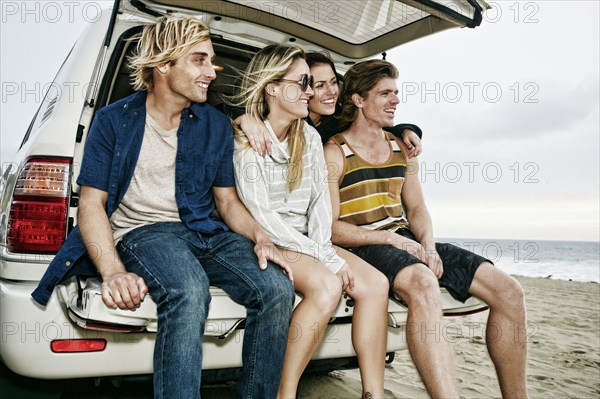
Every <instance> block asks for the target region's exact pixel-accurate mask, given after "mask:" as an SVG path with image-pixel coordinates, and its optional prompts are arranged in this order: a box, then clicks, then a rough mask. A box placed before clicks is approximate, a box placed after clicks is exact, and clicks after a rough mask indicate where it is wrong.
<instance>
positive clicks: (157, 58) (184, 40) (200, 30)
mask: <svg viewBox="0 0 600 399" xmlns="http://www.w3.org/2000/svg"><path fill="white" fill-rule="evenodd" d="M135 38H139V41H138V44H137V51H136V52H135V54H134V55H132V56H131V57H130V58H129V66H130V68H131V84H132V85H133V88H134V90H143V89H145V90H147V91H148V92H151V91H152V90H153V89H154V76H153V71H154V68H156V67H158V66H161V65H165V64H169V65H174V64H175V63H176V62H177V60H178V59H180V58H181V57H183V55H184V54H185V53H186V52H188V51H189V49H191V48H192V47H194V46H195V45H196V44H198V43H200V42H203V41H205V40H208V39H210V30H209V28H208V26H207V25H206V24H205V23H203V22H201V21H199V20H197V19H194V18H189V17H161V18H159V19H158V20H157V21H156V23H154V24H151V25H146V26H145V27H144V30H143V31H142V34H141V35H138V36H136V37H135Z"/></svg>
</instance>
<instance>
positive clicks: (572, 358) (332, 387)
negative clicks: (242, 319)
mask: <svg viewBox="0 0 600 399" xmlns="http://www.w3.org/2000/svg"><path fill="white" fill-rule="evenodd" d="M517 279H518V280H519V282H520V283H521V284H522V286H523V288H524V290H525V295H526V302H527V315H528V330H527V342H528V360H527V384H528V390H529V396H530V398H544V399H545V398H561V399H562V398H578V399H579V398H600V285H598V284H596V283H581V282H571V281H561V280H550V279H540V278H527V277H517ZM487 313H488V312H483V313H479V314H476V315H471V316H466V317H460V318H446V319H445V321H446V322H447V323H452V324H453V325H456V324H457V323H458V324H460V325H462V326H463V331H462V334H460V335H462V336H456V335H455V336H454V337H451V341H452V344H451V345H452V348H453V350H454V360H455V364H456V378H457V381H458V386H459V390H460V395H461V397H463V398H478V399H479V398H499V397H500V389H499V387H498V382H497V380H496V375H495V371H494V367H493V365H492V363H491V361H490V359H489V356H488V354H487V350H486V346H485V340H484V338H483V336H484V335H483V326H484V325H485V321H486V320H487ZM385 378H386V380H385V388H386V397H389V398H427V397H428V395H427V393H426V391H425V389H424V387H423V384H422V382H421V381H420V379H419V376H418V374H417V373H416V370H415V368H414V366H413V364H412V362H411V361H410V356H409V354H408V352H407V351H403V352H398V353H397V354H396V358H395V360H394V361H393V362H392V364H390V365H388V366H387V368H386V371H385ZM360 393H361V385H360V377H359V373H358V370H350V371H340V372H334V373H330V374H328V375H325V376H314V377H313V376H311V377H306V378H304V379H303V380H302V381H301V386H300V389H299V397H300V398H314V399H317V398H319V399H325V398H359V397H360Z"/></svg>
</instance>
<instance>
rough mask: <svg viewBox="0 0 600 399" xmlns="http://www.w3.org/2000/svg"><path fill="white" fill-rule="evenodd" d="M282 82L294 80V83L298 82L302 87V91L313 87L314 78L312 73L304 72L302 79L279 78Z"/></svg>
mask: <svg viewBox="0 0 600 399" xmlns="http://www.w3.org/2000/svg"><path fill="white" fill-rule="evenodd" d="M279 81H280V82H292V83H297V84H298V85H299V86H300V89H301V90H302V91H306V90H308V88H309V87H312V85H313V82H314V79H313V77H312V75H309V74H307V73H305V74H303V75H302V77H301V78H300V80H293V79H279Z"/></svg>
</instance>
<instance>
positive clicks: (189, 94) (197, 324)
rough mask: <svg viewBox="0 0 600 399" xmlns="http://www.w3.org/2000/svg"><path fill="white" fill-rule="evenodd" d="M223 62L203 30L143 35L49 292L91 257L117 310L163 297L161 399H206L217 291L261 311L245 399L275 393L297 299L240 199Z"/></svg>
mask: <svg viewBox="0 0 600 399" xmlns="http://www.w3.org/2000/svg"><path fill="white" fill-rule="evenodd" d="M214 57H215V54H214V50H213V47H212V43H211V40H210V36H209V30H208V27H207V26H206V25H204V24H203V23H201V22H199V21H198V20H195V19H191V18H161V19H160V20H158V22H157V23H155V24H153V25H148V26H146V27H145V28H144V31H143V33H142V36H141V38H140V41H139V45H138V53H137V55H135V56H134V57H133V58H132V59H131V60H130V61H131V67H132V71H133V72H132V81H133V84H134V86H135V89H136V90H138V91H137V92H136V93H134V94H133V95H131V96H129V97H127V98H125V99H122V100H120V101H117V102H115V103H113V104H110V105H108V106H107V107H105V108H103V109H101V110H100V111H98V113H97V114H96V116H95V118H94V122H93V124H92V127H91V130H90V133H89V136H88V139H87V142H86V149H85V153H84V156H83V161H82V166H81V173H80V175H79V177H78V179H77V182H78V184H79V185H80V186H81V192H80V203H79V225H78V226H77V228H75V229H74V230H73V232H72V233H71V234H70V235H69V237H68V238H67V240H66V242H65V244H64V245H63V247H62V248H61V250H60V251H59V253H58V254H57V255H56V257H55V259H54V261H53V262H52V263H51V265H50V267H49V268H48V271H47V273H46V275H45V276H44V279H43V280H42V282H41V286H43V285H47V284H48V283H49V282H52V283H54V284H55V283H56V281H60V280H61V279H63V278H64V277H65V275H66V273H67V270H66V269H65V268H64V267H63V266H62V265H64V264H65V263H66V262H67V261H70V262H71V263H74V264H75V266H74V268H75V269H76V270H77V268H79V269H81V270H83V269H84V265H85V264H86V263H88V264H89V262H90V261H91V262H92V263H93V264H94V266H95V267H96V268H97V270H98V272H99V273H100V275H101V276H102V280H103V282H102V299H103V300H104V303H105V304H106V305H107V306H109V307H112V308H117V307H118V308H120V309H132V310H133V309H136V308H137V307H138V306H139V305H140V303H141V301H142V300H144V297H145V296H146V294H147V293H148V294H149V295H150V296H151V297H152V299H153V300H154V301H155V302H156V304H157V311H158V332H157V336H156V344H155V348H154V396H155V397H156V398H169V399H171V398H198V397H200V380H201V369H202V336H203V332H204V323H205V320H206V317H207V315H208V307H209V303H210V291H209V286H210V285H215V286H218V287H220V288H222V289H224V290H225V291H226V292H227V293H228V294H229V295H230V296H231V298H232V299H233V300H234V301H237V302H238V303H240V304H242V305H244V306H246V307H247V309H248V317H247V320H246V324H245V330H244V349H243V366H244V368H243V370H242V374H241V378H240V384H239V391H240V395H241V396H242V397H244V398H253V397H254V398H271V397H275V396H276V393H277V389H278V386H279V380H280V376H281V366H282V363H283V357H284V352H285V347H286V340H287V334H288V326H289V322H290V315H291V310H292V306H293V301H294V289H293V286H292V284H291V271H290V269H289V266H288V265H287V264H286V263H285V261H284V260H283V258H282V255H281V253H280V252H279V251H278V250H277V249H276V248H275V247H274V246H273V244H272V242H271V241H270V240H269V238H268V237H267V236H266V234H265V233H264V232H263V231H262V230H261V229H260V228H259V227H258V225H257V224H256V223H255V222H254V220H253V219H252V218H251V217H250V215H249V213H248V212H247V210H246V208H245V207H244V206H243V205H242V203H241V202H240V201H239V199H238V197H237V194H236V190H235V178H234V173H233V164H232V156H233V133H232V130H231V125H230V123H229V120H228V119H227V117H225V116H224V115H223V114H221V113H220V112H218V111H217V110H216V109H214V108H213V107H212V106H210V105H208V104H206V99H207V92H208V86H209V85H210V83H211V82H212V81H213V80H214V79H215V77H216V74H215V68H214V65H213V61H214ZM215 210H218V212H219V215H220V216H221V218H217V217H215V216H213V215H214V211H215ZM231 230H233V231H231ZM115 248H116V252H115V251H114V249H115ZM86 249H87V251H86ZM92 254H93V255H92ZM268 261H273V262H275V263H277V264H278V265H279V266H280V267H267V263H268ZM286 274H287V275H286ZM38 294H39V292H37V291H36V292H34V294H33V296H34V298H36V300H38V301H39V302H40V298H39V297H38ZM42 301H43V300H42ZM258 365H260V367H261V371H260V372H259V371H258Z"/></svg>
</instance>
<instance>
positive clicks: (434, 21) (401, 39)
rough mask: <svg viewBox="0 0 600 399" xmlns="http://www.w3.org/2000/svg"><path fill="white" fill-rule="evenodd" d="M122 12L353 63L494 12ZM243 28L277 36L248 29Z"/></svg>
mask: <svg viewBox="0 0 600 399" xmlns="http://www.w3.org/2000/svg"><path fill="white" fill-rule="evenodd" d="M122 7H126V8H128V9H129V10H130V11H133V12H138V13H139V12H141V13H144V14H146V16H148V15H150V16H153V17H158V16H161V15H171V14H187V15H199V16H202V18H203V20H204V21H205V22H207V23H208V24H209V25H210V28H211V31H212V32H213V33H215V34H219V35H222V36H223V37H225V38H228V37H237V39H238V40H239V39H240V38H242V37H244V38H246V39H247V40H249V41H251V42H254V44H256V45H258V44H259V43H265V44H266V42H267V41H271V42H276V43H280V44H285V43H289V44H294V43H295V44H300V45H304V44H306V43H312V44H313V45H316V46H318V47H321V48H323V49H327V50H328V51H330V52H332V53H334V54H338V55H339V56H341V57H344V58H348V59H353V60H358V59H364V58H368V57H372V56H374V55H376V54H380V53H382V52H385V51H388V50H390V49H391V48H394V47H397V46H399V45H401V44H404V43H407V42H409V41H412V40H415V39H418V38H421V37H424V36H427V35H430V34H432V33H436V32H439V31H442V30H445V29H449V28H455V27H469V28H474V27H476V26H479V25H480V23H481V21H482V12H483V11H485V10H486V9H488V8H490V7H489V5H488V4H487V3H486V2H485V1H484V0H366V1H365V0H343V1H331V0H311V1H298V0H278V1H272V0H253V1H247V0H213V1H189V0H124V1H123V5H122ZM242 22H249V23H252V24H253V25H254V26H257V25H260V26H262V27H264V28H265V29H268V30H272V31H271V33H267V32H266V31H262V30H261V29H258V28H253V29H247V28H246V26H247V25H246V24H244V23H242ZM282 34H283V35H282ZM298 39H299V40H301V41H302V42H298ZM303 42H304V43H303ZM259 47H262V46H259Z"/></svg>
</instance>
